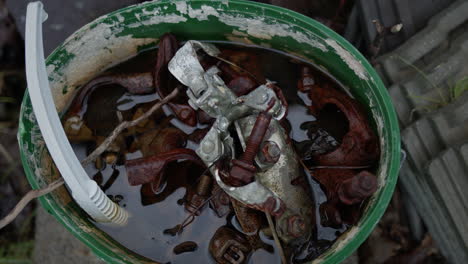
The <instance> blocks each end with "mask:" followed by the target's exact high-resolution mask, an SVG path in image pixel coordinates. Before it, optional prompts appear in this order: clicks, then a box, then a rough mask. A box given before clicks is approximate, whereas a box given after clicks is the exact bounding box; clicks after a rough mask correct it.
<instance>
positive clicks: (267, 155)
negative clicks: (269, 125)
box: [260, 141, 281, 164]
mask: <svg viewBox="0 0 468 264" xmlns="http://www.w3.org/2000/svg"><path fill="white" fill-rule="evenodd" d="M261 154H262V155H261V156H260V157H261V161H262V162H266V163H270V164H274V163H276V162H277V161H278V160H279V158H280V156H281V149H280V148H279V147H278V145H277V144H276V143H275V142H273V141H267V142H265V143H263V146H262V149H261Z"/></svg>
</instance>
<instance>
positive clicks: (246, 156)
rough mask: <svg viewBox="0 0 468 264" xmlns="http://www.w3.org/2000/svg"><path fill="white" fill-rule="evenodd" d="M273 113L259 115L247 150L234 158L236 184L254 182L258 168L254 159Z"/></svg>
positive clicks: (233, 174)
mask: <svg viewBox="0 0 468 264" xmlns="http://www.w3.org/2000/svg"><path fill="white" fill-rule="evenodd" d="M270 121H271V115H270V114H268V113H266V112H262V113H260V114H259V115H258V116H257V120H256V121H255V125H254V126H253V128H252V132H251V133H250V136H249V139H248V140H247V144H246V147H245V151H244V153H243V154H242V156H241V157H240V158H239V159H235V160H232V164H233V166H232V168H231V171H230V173H229V174H230V177H231V179H232V181H231V182H232V183H233V184H234V185H235V186H242V185H245V184H247V183H250V182H252V180H253V177H254V173H255V172H256V168H255V166H254V164H253V163H254V159H255V156H256V155H257V153H258V150H259V148H260V144H261V143H262V140H263V137H264V136H265V133H266V131H267V129H268V126H269V125H270Z"/></svg>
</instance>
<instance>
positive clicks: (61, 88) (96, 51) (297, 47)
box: [18, 0, 400, 263]
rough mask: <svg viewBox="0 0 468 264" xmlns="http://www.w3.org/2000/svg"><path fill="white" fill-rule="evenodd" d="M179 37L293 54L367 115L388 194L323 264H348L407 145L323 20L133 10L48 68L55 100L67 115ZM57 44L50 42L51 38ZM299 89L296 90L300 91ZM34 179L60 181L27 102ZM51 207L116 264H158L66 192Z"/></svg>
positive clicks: (369, 75)
mask: <svg viewBox="0 0 468 264" xmlns="http://www.w3.org/2000/svg"><path fill="white" fill-rule="evenodd" d="M166 32H172V33H174V34H176V35H177V37H178V38H179V39H186V40H188V39H197V40H228V41H234V42H242V43H250V44H257V45H261V46H266V47H271V48H274V49H278V50H282V51H286V52H290V53H293V54H295V55H297V56H300V57H303V58H305V59H307V60H310V61H313V62H314V63H316V64H318V65H321V66H323V68H325V69H326V70H328V71H329V72H330V73H332V74H333V75H334V76H335V77H337V78H338V80H340V81H341V82H342V83H343V84H344V85H345V86H346V87H347V88H349V90H350V91H351V93H352V94H353V95H354V96H355V97H356V98H357V100H359V101H360V102H361V103H362V104H363V105H364V106H365V107H366V109H367V111H368V113H369V116H371V117H372V119H373V121H374V125H375V129H376V131H377V133H378V134H379V138H380V144H381V150H382V154H381V159H380V167H379V169H378V172H377V175H378V182H379V189H378V191H377V192H376V193H375V195H374V196H373V197H372V198H371V200H370V202H369V203H368V204H367V207H366V208H365V210H364V214H363V217H362V218H361V220H360V221H359V223H358V224H357V225H356V226H354V227H352V228H350V229H349V230H348V231H347V232H346V233H344V234H343V235H342V236H341V237H340V238H339V239H338V241H337V242H336V243H335V244H334V245H333V246H332V247H331V248H330V249H329V250H328V251H326V252H325V253H324V254H322V256H320V257H319V258H318V259H317V260H315V262H317V263H321V262H324V263H338V262H340V261H342V260H344V259H345V258H346V257H348V256H349V255H350V254H351V253H352V252H353V251H355V250H356V249H357V248H358V247H359V245H360V244H361V243H362V242H363V241H364V240H365V239H366V238H367V237H368V236H369V234H370V232H371V231H372V229H373V228H374V226H375V225H376V224H377V222H378V221H379V219H380V217H381V216H382V214H383V213H384V211H385V209H386V207H387V205H388V203H389V201H390V198H391V196H392V193H393V190H394V187H395V184H396V181H397V177H398V170H399V165H400V135H399V129H398V123H397V119H396V115H395V111H394V109H393V106H392V104H391V100H390V97H389V95H388V93H387V90H386V89H385V87H384V85H383V83H382V81H381V80H380V78H379V76H378V75H377V74H376V72H375V71H374V69H373V68H372V67H371V65H370V64H369V63H368V62H367V61H366V59H365V58H364V57H363V56H362V55H361V54H360V53H359V52H358V51H357V50H356V49H354V47H352V46H351V44H349V43H348V42H346V41H345V40H344V39H343V38H341V37H340V36H339V35H338V34H336V33H335V32H333V31H332V30H330V29H328V28H327V27H325V26H323V25H322V24H320V23H318V22H316V21H315V20H313V19H311V18H308V17H305V16H303V15H300V14H298V13H295V12H293V11H290V10H286V9H283V8H279V7H274V6H270V5H264V4H259V3H254V2H247V1H239V0H233V1H209V0H194V1H187V2H186V1H157V2H146V3H143V4H140V5H135V6H130V7H127V8H124V9H121V10H118V11H115V12H113V13H111V14H108V15H105V16H103V17H100V18H98V19H96V20H95V21H93V22H91V23H90V24H88V25H86V26H84V27H83V28H81V29H80V30H78V31H77V32H75V33H74V34H73V35H72V36H70V37H69V38H68V39H67V40H66V41H65V42H64V43H63V45H61V46H59V47H58V48H57V49H56V50H55V51H54V52H53V53H52V54H51V55H50V56H49V57H48V58H47V69H48V74H49V80H50V84H51V89H52V93H53V95H54V99H55V102H56V106H57V109H58V111H59V112H60V113H63V112H64V111H65V110H66V107H67V105H68V104H69V103H70V102H71V100H72V99H73V96H74V95H75V90H76V87H78V86H80V85H82V84H84V83H86V82H87V81H89V80H90V79H91V78H93V77H94V76H96V75H97V74H98V73H100V72H101V71H102V70H104V69H106V68H107V67H109V66H110V65H114V64H116V63H118V62H120V61H122V60H125V59H127V58H129V57H132V56H134V55H135V54H137V53H138V52H139V51H140V50H142V49H146V48H148V47H152V46H155V45H157V42H158V38H159V37H160V36H161V35H162V34H164V33H166ZM46 38H47V36H46ZM291 89H292V88H291ZM18 138H19V144H20V150H21V158H22V162H23V166H24V170H25V172H26V176H27V178H28V180H29V182H30V183H31V185H32V187H33V188H35V189H37V188H41V187H44V186H46V185H47V184H48V183H50V182H52V181H53V180H55V179H57V178H58V177H60V174H59V173H58V172H57V169H56V168H55V166H54V164H53V162H52V159H51V157H50V155H49V153H48V151H47V148H46V147H45V145H44V141H43V139H42V136H41V133H40V131H39V127H38V126H37V123H36V119H35V117H34V113H33V110H32V107H31V102H30V99H29V95H28V93H26V94H25V96H24V100H23V104H22V108H21V116H20V124H19V132H18ZM40 201H41V204H42V206H43V207H44V208H45V209H46V210H47V211H48V212H49V213H50V214H52V215H53V216H55V218H56V219H57V220H58V221H60V222H61V223H62V224H63V225H64V226H65V227H66V228H67V229H68V230H69V231H70V232H71V233H72V234H74V235H75V236H76V237H77V238H78V239H80V240H81V241H82V242H83V243H85V244H86V245H88V246H89V247H90V248H91V249H92V250H93V252H94V253H95V254H96V255H97V256H99V257H100V258H102V259H103V260H105V261H106V262H108V263H154V262H153V261H151V260H148V259H146V258H144V257H142V256H139V255H137V254H135V253H133V252H131V251H130V250H128V249H126V248H125V247H123V246H122V245H120V244H119V243H118V242H117V241H115V240H113V239H112V238H111V237H110V236H108V235H107V234H106V233H104V232H102V231H101V230H99V229H97V228H96V227H95V226H94V224H93V223H92V222H91V221H90V220H89V218H88V217H87V215H86V214H85V213H84V212H83V211H82V210H81V209H80V208H79V206H78V205H77V204H76V203H75V202H74V201H73V199H72V198H71V196H70V195H69V193H68V192H67V190H66V189H65V188H64V187H61V188H60V189H58V190H57V191H55V192H53V193H51V194H48V195H46V196H44V197H42V198H40Z"/></svg>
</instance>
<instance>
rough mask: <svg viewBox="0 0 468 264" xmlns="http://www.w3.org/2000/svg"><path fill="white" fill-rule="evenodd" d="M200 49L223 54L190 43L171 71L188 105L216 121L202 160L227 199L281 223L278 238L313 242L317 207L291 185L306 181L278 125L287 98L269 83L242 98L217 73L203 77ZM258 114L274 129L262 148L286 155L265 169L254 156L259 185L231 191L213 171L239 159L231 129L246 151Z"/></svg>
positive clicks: (201, 152) (213, 70)
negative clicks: (224, 162) (226, 161)
mask: <svg viewBox="0 0 468 264" xmlns="http://www.w3.org/2000/svg"><path fill="white" fill-rule="evenodd" d="M200 49H203V50H204V51H205V52H206V53H207V54H208V55H211V56H213V55H214V56H216V55H217V54H218V53H219V51H218V50H217V49H216V48H215V47H214V46H213V45H210V44H204V43H200V42H197V41H188V42H187V43H186V44H185V45H184V46H183V47H182V48H181V49H179V51H178V52H177V54H176V55H175V56H174V58H173V59H172V60H171V62H170V63H169V71H170V72H171V73H172V74H173V75H174V76H175V77H176V78H177V79H178V80H179V81H180V82H181V83H183V84H184V85H187V86H188V88H189V89H188V90H187V95H188V97H189V104H190V105H191V106H192V107H193V108H194V109H202V110H203V111H204V112H205V113H206V114H208V115H209V116H211V117H213V118H216V121H215V122H214V124H213V126H212V127H211V129H210V131H209V132H208V133H207V135H206V136H205V137H204V138H203V140H202V141H201V142H200V146H199V148H198V149H197V151H196V152H197V154H198V155H199V156H200V158H201V159H202V160H203V161H204V162H205V164H206V165H207V166H208V167H209V168H210V170H211V172H212V174H213V175H214V177H215V180H216V182H217V184H218V185H219V186H220V187H221V188H222V189H223V190H224V191H225V192H226V193H227V194H228V195H230V196H231V197H232V198H234V199H236V200H238V201H240V202H241V203H243V204H245V205H246V206H248V207H250V208H254V209H258V210H262V211H263V212H266V213H268V214H271V215H273V216H275V217H276V220H277V232H278V234H279V236H280V237H281V239H282V240H283V241H285V242H286V243H288V244H289V243H296V242H302V241H304V240H306V239H309V237H310V236H311V234H312V226H313V225H311V224H309V223H311V222H312V221H313V219H314V215H313V212H314V211H313V208H312V202H311V201H310V199H309V197H308V196H307V193H306V192H305V191H304V190H303V189H302V187H300V186H294V185H292V184H291V182H292V181H293V180H294V179H296V178H297V177H298V176H301V170H300V169H299V164H298V161H297V159H296V154H295V152H294V149H293V147H292V146H291V145H290V143H289V140H288V137H287V133H286V132H285V131H284V129H283V128H282V127H281V126H280V124H279V121H278V120H281V119H282V118H283V117H284V116H285V115H286V112H287V105H283V104H287V103H286V102H285V100H284V96H282V94H281V93H280V94H281V98H279V95H278V92H277V91H278V90H279V91H280V89H279V88H278V87H276V88H275V87H273V83H267V84H266V85H261V86H259V87H257V88H256V89H254V90H253V91H251V92H249V93H248V94H247V95H244V96H239V97H237V96H236V94H235V93H234V92H233V91H232V90H231V89H229V88H228V87H227V86H226V84H225V83H224V81H223V80H222V79H221V77H220V76H219V75H218V74H219V69H218V68H217V67H215V66H213V67H211V68H209V69H208V70H207V71H206V72H205V71H204V69H203V67H202V65H201V64H200V62H199V59H198V55H197V51H198V50H200ZM259 113H262V115H265V116H269V117H270V118H271V117H273V119H272V120H271V123H270V121H269V122H268V123H270V124H268V123H266V126H267V127H265V131H263V132H265V133H263V132H262V133H261V138H263V140H261V139H259V140H261V141H260V142H262V141H264V140H268V141H271V142H273V143H275V144H276V146H277V147H278V148H279V150H280V152H281V154H280V155H279V157H277V158H278V160H277V162H276V163H272V162H271V160H269V161H264V162H263V163H262V162H261V161H259V159H258V155H255V153H254V154H253V155H252V156H255V161H256V162H257V165H258V166H259V167H260V169H262V170H263V171H261V172H257V173H256V174H255V179H256V180H255V181H253V182H250V183H247V184H246V185H243V186H237V187H235V186H230V185H228V184H226V183H225V182H223V180H222V178H221V173H223V172H224V171H223V172H222V171H221V170H220V168H218V167H217V166H212V165H213V164H215V162H217V161H219V160H220V159H221V158H223V157H226V158H229V159H230V160H233V159H235V156H234V154H235V153H234V143H233V139H232V137H231V136H230V135H229V131H228V128H229V127H230V125H231V124H232V123H235V124H236V128H237V133H238V134H239V138H241V141H242V142H243V148H244V150H246V143H245V142H246V141H247V140H246V139H247V138H248V137H249V136H250V135H251V134H252V132H253V126H254V123H255V120H256V119H257V116H258V114H259ZM244 123H245V124H244ZM254 134H255V133H254ZM260 142H257V143H260ZM258 146H260V144H258ZM256 149H258V148H256ZM255 152H258V151H255ZM276 154H278V153H276ZM249 164H250V163H249ZM252 167H254V166H253V164H252ZM223 176H224V175H223ZM283 199H285V201H283ZM286 201H287V202H286Z"/></svg>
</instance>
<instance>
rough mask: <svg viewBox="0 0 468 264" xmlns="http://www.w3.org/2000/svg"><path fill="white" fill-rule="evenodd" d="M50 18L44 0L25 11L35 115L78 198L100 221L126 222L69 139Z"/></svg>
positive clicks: (53, 154)
mask: <svg viewBox="0 0 468 264" xmlns="http://www.w3.org/2000/svg"><path fill="white" fill-rule="evenodd" d="M46 19H47V13H46V12H45V11H44V10H43V5H42V3H41V2H33V3H30V4H28V9H27V13H26V78H27V82H28V90H29V95H30V98H31V103H32V106H33V110H34V114H35V116H36V119H37V123H38V124H39V128H40V129H41V133H42V136H43V137H44V140H45V143H46V145H47V149H48V150H49V152H50V155H51V156H52V159H53V160H54V162H55V165H56V166H57V168H58V170H59V171H60V173H61V175H62V177H63V178H64V180H65V183H66V184H67V186H68V188H69V189H70V191H71V194H72V197H73V198H74V199H75V201H76V202H77V203H78V204H79V205H80V206H81V208H83V210H85V211H86V212H87V213H88V214H89V215H90V216H91V217H92V218H93V219H94V220H95V221H97V222H110V223H115V224H118V225H125V224H126V223H127V220H128V213H127V211H125V210H124V209H123V208H121V207H119V206H118V205H117V204H116V203H114V202H112V201H111V200H110V199H109V198H108V197H107V196H106V194H105V193H104V192H103V191H102V190H101V189H100V188H99V186H98V185H97V184H96V182H95V181H93V180H91V179H90V178H89V176H88V175H87V173H86V171H85V170H84V168H83V166H81V163H80V162H79V160H78V158H77V157H76V155H75V153H74V151H73V149H72V147H71V145H70V142H69V141H68V138H67V136H66V135H65V131H64V130H63V127H62V123H61V122H60V118H59V115H58V113H57V110H56V108H55V103H54V99H53V97H52V92H51V91H50V86H49V81H48V75H47V71H46V65H45V59H44V47H43V43H42V23H43V22H44V21H45V20H46Z"/></svg>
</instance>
